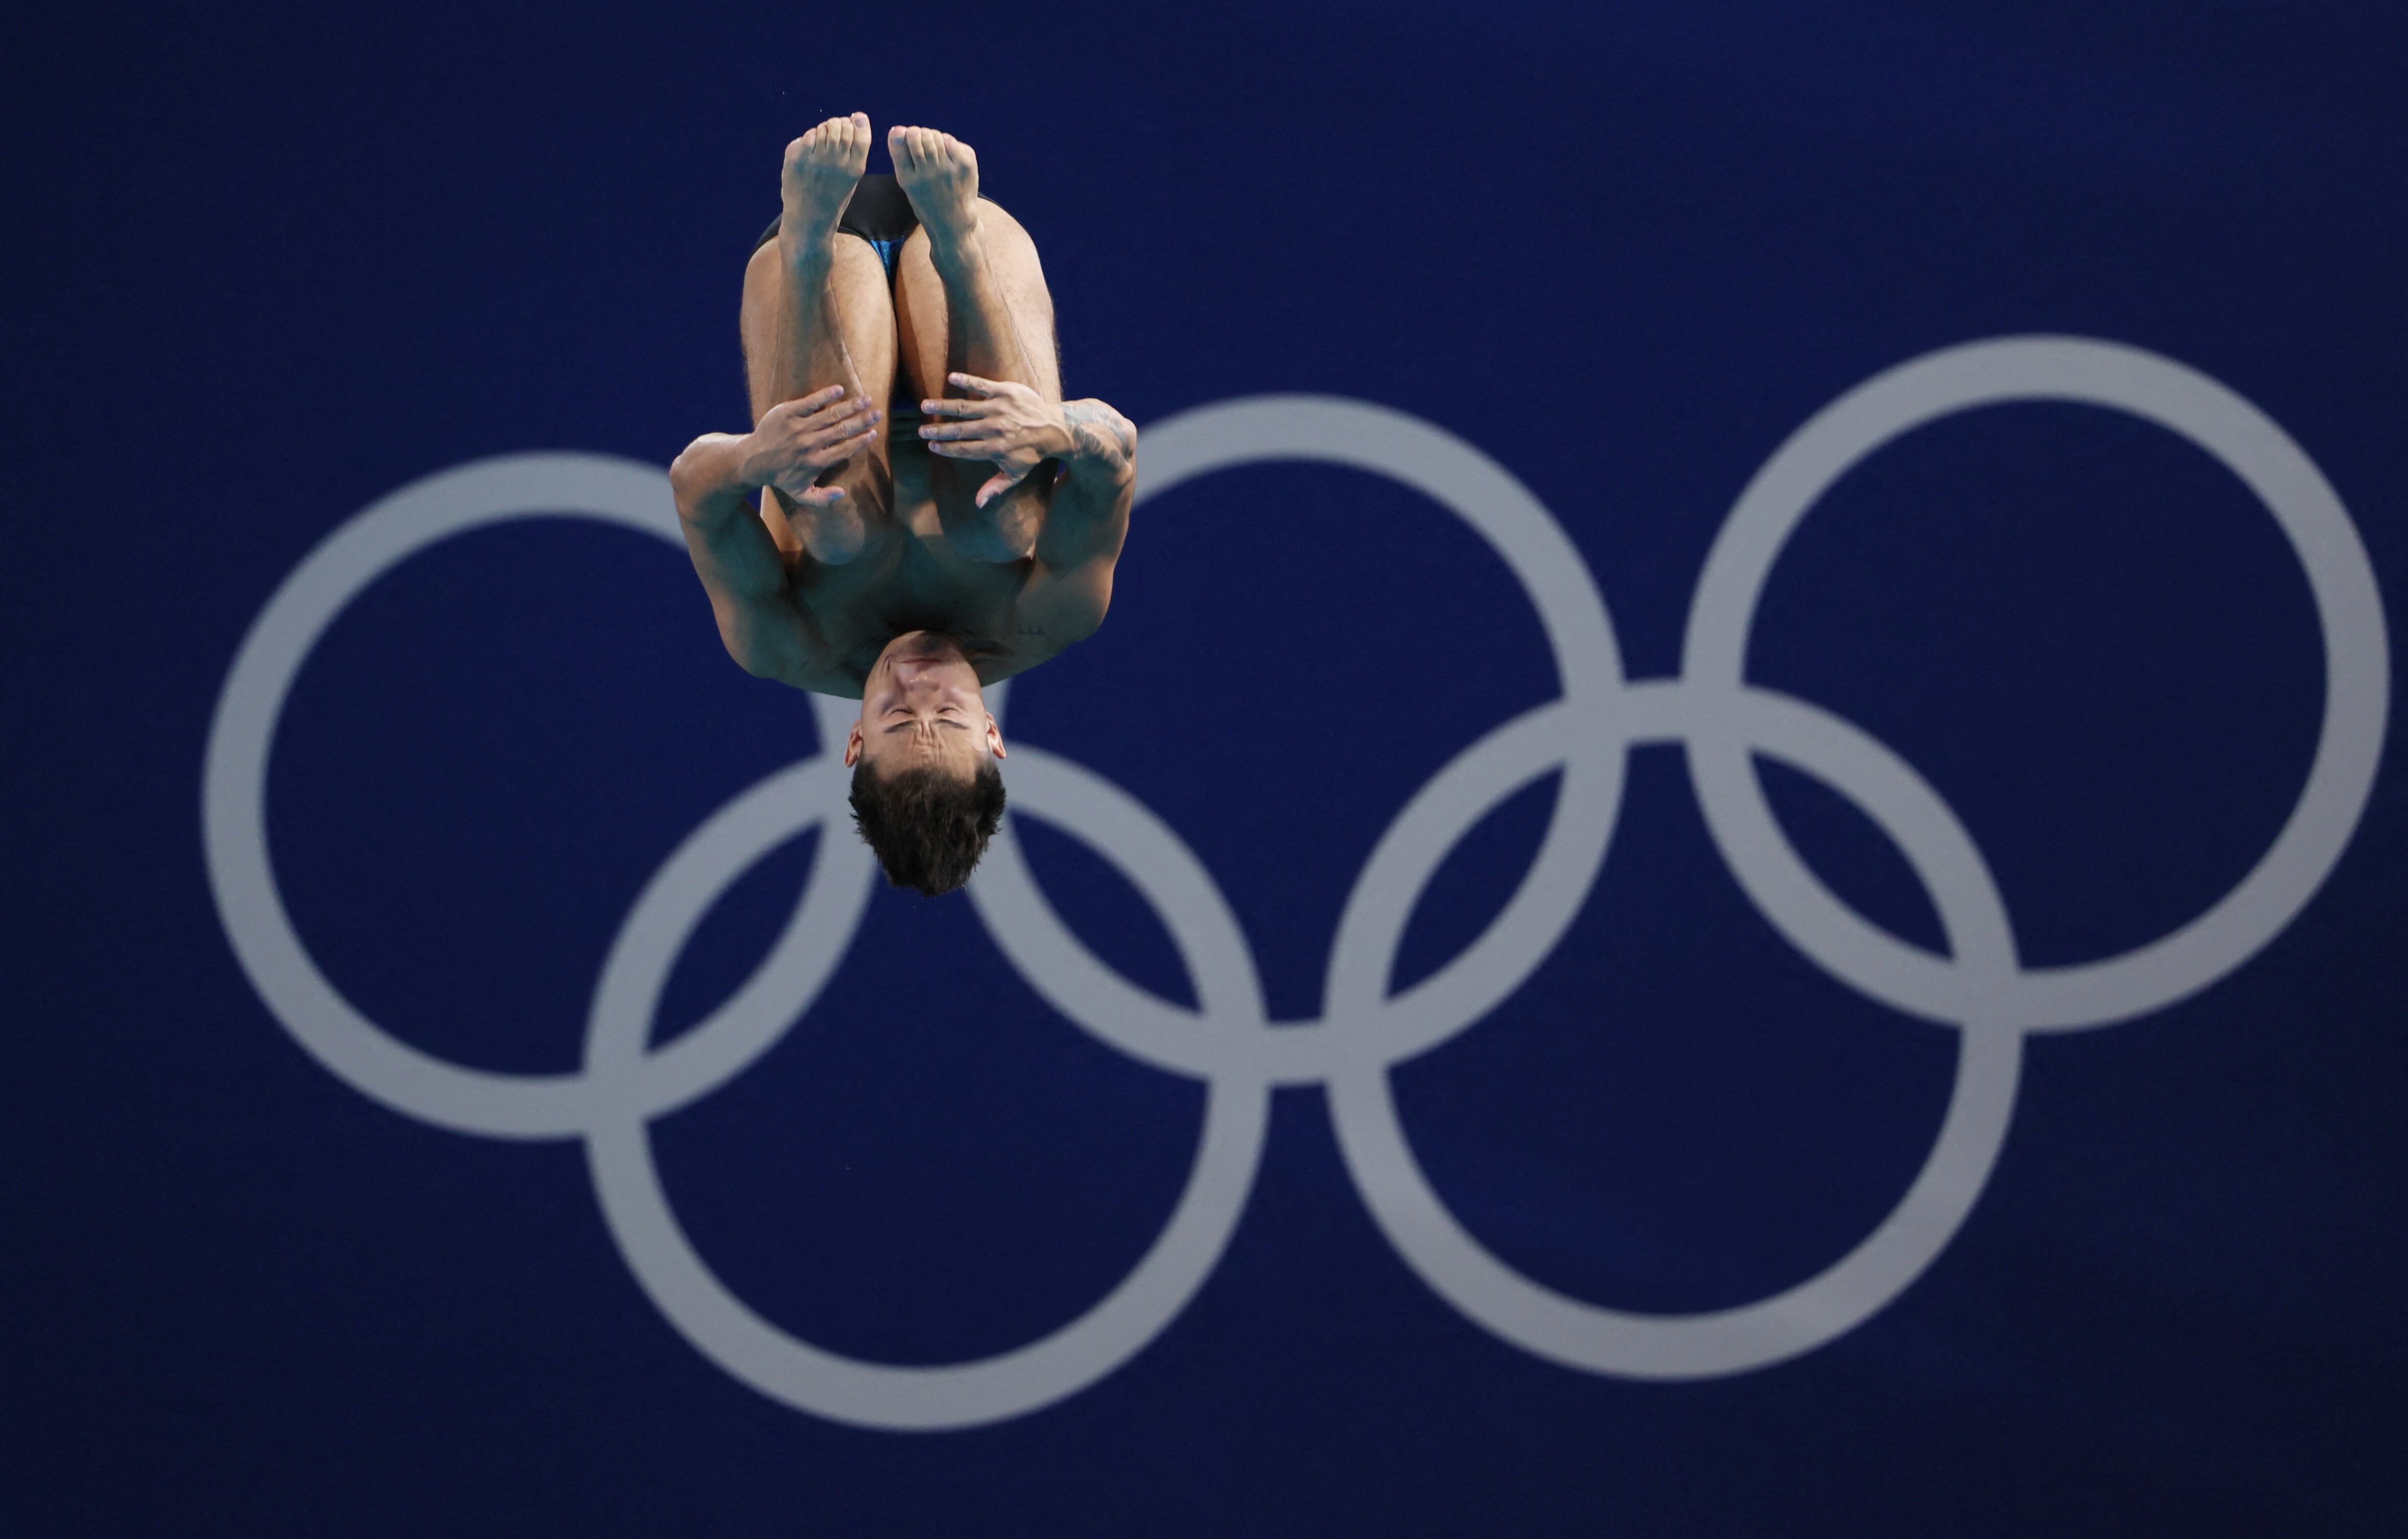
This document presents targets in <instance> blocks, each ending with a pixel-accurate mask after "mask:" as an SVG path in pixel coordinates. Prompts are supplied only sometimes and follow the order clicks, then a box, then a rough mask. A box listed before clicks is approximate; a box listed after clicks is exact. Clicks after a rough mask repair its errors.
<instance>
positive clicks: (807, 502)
mask: <svg viewBox="0 0 2408 1539" xmlns="http://www.w3.org/2000/svg"><path fill="white" fill-rule="evenodd" d="M788 501H790V502H796V503H799V504H801V505H802V506H805V507H834V506H836V505H837V504H839V503H840V502H842V501H844V488H842V487H840V486H811V487H805V488H804V489H803V490H802V491H800V492H796V493H795V494H794V495H793V496H792V497H791V498H789V499H788Z"/></svg>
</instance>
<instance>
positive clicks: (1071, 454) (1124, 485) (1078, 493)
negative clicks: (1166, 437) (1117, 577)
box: [1038, 400, 1137, 567]
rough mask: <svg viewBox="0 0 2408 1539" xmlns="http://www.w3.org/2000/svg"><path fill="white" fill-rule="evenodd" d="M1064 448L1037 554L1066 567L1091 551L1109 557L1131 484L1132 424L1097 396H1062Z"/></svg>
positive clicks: (1124, 519) (1122, 529)
mask: <svg viewBox="0 0 2408 1539" xmlns="http://www.w3.org/2000/svg"><path fill="white" fill-rule="evenodd" d="M1062 425H1063V432H1064V437H1065V439H1066V443H1065V449H1066V452H1064V453H1062V454H1061V455H1060V456H1059V459H1060V462H1061V465H1062V471H1061V476H1060V477H1059V479H1057V480H1056V481H1055V483H1054V506H1053V507H1052V509H1051V510H1050V511H1049V513H1048V514H1047V516H1046V520H1045V532H1044V534H1043V535H1041V536H1040V537H1039V549H1038V555H1039V558H1040V559H1042V560H1044V561H1045V562H1046V563H1048V564H1049V565H1054V566H1057V567H1067V566H1068V565H1071V564H1074V563H1079V562H1083V561H1088V560H1092V559H1094V558H1096V557H1097V556H1099V555H1100V556H1103V557H1104V558H1105V559H1108V560H1109V559H1110V558H1111V556H1113V555H1116V554H1117V553H1118V552H1119V549H1120V544H1121V541H1122V539H1123V538H1124V537H1125V534H1126V533H1127V530H1128V512H1129V504H1130V502H1131V500H1132V498H1133V496H1134V495H1135V492H1136V490H1137V429H1136V428H1135V427H1134V426H1132V425H1131V424H1130V422H1129V420H1128V419H1126V418H1125V417H1123V416H1122V415H1121V414H1120V413H1119V412H1117V411H1114V410H1113V409H1112V408H1111V406H1108V405H1106V404H1105V403H1103V402H1101V401H1096V400H1086V401H1065V402H1064V403H1062Z"/></svg>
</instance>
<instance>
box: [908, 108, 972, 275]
mask: <svg viewBox="0 0 2408 1539" xmlns="http://www.w3.org/2000/svg"><path fill="white" fill-rule="evenodd" d="M886 150H887V153H888V154H890V155H892V156H894V157H895V179H896V182H897V183H899V184H900V185H901V186H902V189H903V193H904V195H905V196H906V197H908V198H910V200H911V209H912V212H914V213H916V214H918V215H919V216H920V226H921V228H922V229H925V230H926V231H927V232H928V244H929V246H930V247H932V248H933V249H934V250H933V252H932V254H934V255H939V256H941V255H943V254H944V253H946V252H947V251H949V250H954V249H960V248H961V247H962V246H964V245H966V244H968V242H969V241H971V240H973V239H975V238H976V237H977V235H978V224H979V217H978V186H979V180H978V152H977V151H976V150H972V149H971V148H970V147H969V146H968V145H966V144H964V143H963V142H962V141H961V140H959V139H957V138H955V137H953V135H951V134H941V133H939V132H938V131H937V130H936V129H933V128H890V129H888V130H887V131H886Z"/></svg>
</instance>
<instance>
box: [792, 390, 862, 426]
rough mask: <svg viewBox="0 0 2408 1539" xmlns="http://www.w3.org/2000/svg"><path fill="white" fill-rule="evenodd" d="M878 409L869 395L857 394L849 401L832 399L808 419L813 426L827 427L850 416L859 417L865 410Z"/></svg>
mask: <svg viewBox="0 0 2408 1539" xmlns="http://www.w3.org/2000/svg"><path fill="white" fill-rule="evenodd" d="M876 409H877V403H875V402H873V401H871V400H870V398H869V397H868V396H867V395H856V396H854V397H853V398H852V399H851V400H847V401H830V402H829V403H827V404H826V405H825V406H822V407H820V408H819V409H818V410H817V411H814V412H811V413H810V414H809V415H808V416H807V418H806V421H807V422H808V424H809V425H810V426H812V427H827V426H831V425H833V424H835V423H838V422H841V421H843V420H845V419H846V418H848V417H858V416H860V415H861V414H862V413H863V412H865V411H874V410H876Z"/></svg>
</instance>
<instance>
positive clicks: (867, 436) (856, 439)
mask: <svg viewBox="0 0 2408 1539" xmlns="http://www.w3.org/2000/svg"><path fill="white" fill-rule="evenodd" d="M877 441H878V435H877V433H876V432H875V431H874V430H871V429H867V428H865V429H863V430H862V431H861V432H859V433H854V434H848V435H844V436H842V437H835V436H831V437H830V438H829V439H828V440H827V441H826V442H824V443H822V444H818V445H815V446H813V447H812V448H810V449H806V450H805V451H804V453H805V455H806V457H807V458H810V459H812V460H820V461H824V462H825V463H829V464H834V463H836V462H837V461H839V460H849V459H851V458H853V456H854V455H856V454H858V453H860V452H861V451H862V450H863V449H867V448H868V447H869V446H870V445H871V444H874V443H876V442H877Z"/></svg>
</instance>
